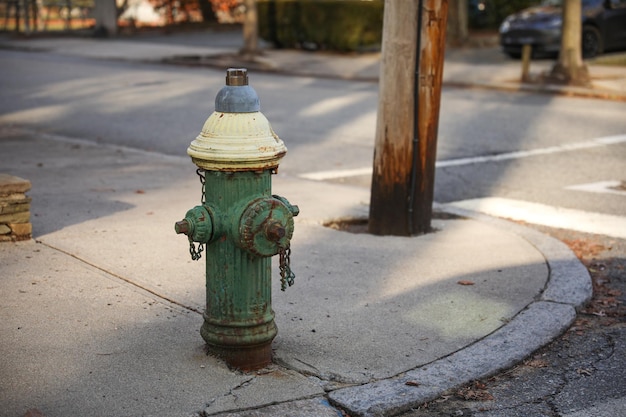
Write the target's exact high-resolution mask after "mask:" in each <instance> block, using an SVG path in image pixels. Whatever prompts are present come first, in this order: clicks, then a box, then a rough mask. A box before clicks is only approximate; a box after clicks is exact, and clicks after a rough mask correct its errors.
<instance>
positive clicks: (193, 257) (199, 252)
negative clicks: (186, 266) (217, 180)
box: [189, 168, 206, 261]
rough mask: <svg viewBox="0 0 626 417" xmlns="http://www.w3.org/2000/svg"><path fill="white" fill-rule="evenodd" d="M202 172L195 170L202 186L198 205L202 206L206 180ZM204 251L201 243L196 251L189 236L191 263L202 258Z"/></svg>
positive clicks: (199, 169) (201, 170)
mask: <svg viewBox="0 0 626 417" xmlns="http://www.w3.org/2000/svg"><path fill="white" fill-rule="evenodd" d="M203 172H204V170H203V169H202V168H198V169H196V174H198V177H200V184H202V197H200V203H202V204H203V205H204V201H205V188H206V186H205V182H206V179H205V177H204V174H202V173H203ZM203 250H204V244H203V243H199V244H198V250H196V245H195V244H194V242H193V238H192V237H191V236H189V253H190V254H191V260H192V261H197V260H198V259H200V258H201V257H202V251H203Z"/></svg>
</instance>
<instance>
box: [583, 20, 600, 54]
mask: <svg viewBox="0 0 626 417" xmlns="http://www.w3.org/2000/svg"><path fill="white" fill-rule="evenodd" d="M582 41H583V45H582V50H583V51H582V52H583V58H593V57H594V56H596V55H600V54H601V53H602V48H603V46H602V37H601V36H600V31H599V30H598V29H596V28H595V27H593V26H585V27H583V33H582Z"/></svg>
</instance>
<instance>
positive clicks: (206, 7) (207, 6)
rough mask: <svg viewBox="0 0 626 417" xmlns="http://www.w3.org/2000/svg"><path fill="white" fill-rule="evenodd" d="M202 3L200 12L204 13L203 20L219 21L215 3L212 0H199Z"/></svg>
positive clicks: (207, 21)
mask: <svg viewBox="0 0 626 417" xmlns="http://www.w3.org/2000/svg"><path fill="white" fill-rule="evenodd" d="M198 3H199V5H200V13H202V21H203V22H205V23H213V22H217V16H215V12H214V11H213V5H212V4H211V1H210V0H198Z"/></svg>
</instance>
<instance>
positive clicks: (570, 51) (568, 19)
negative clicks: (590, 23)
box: [549, 0, 591, 86]
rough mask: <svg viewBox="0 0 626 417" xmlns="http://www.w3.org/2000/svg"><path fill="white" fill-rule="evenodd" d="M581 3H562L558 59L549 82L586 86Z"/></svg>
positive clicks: (573, 0) (587, 76) (566, 0)
mask: <svg viewBox="0 0 626 417" xmlns="http://www.w3.org/2000/svg"><path fill="white" fill-rule="evenodd" d="M581 16H582V2H581V1H580V0H564V1H563V27H562V35H561V50H560V52H559V59H558V61H557V62H556V63H555V64H554V66H553V67H552V70H551V72H550V77H549V79H550V80H551V81H554V82H557V83H560V84H568V85H579V86H588V85H589V84H590V83H591V81H590V79H589V71H588V70H587V66H586V65H585V63H584V62H583V58H582V39H581V37H582V19H581Z"/></svg>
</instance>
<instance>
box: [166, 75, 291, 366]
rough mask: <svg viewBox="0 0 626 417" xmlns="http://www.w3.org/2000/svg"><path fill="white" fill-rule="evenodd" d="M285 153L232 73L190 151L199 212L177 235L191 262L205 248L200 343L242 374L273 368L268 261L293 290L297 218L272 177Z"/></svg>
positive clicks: (240, 80) (179, 227)
mask: <svg viewBox="0 0 626 417" xmlns="http://www.w3.org/2000/svg"><path fill="white" fill-rule="evenodd" d="M286 151H287V149H286V147H285V145H284V144H283V142H282V141H281V140H280V139H279V138H278V136H276V134H275V133H274V131H273V130H272V128H271V126H270V124H269V122H268V121H267V119H266V118H265V116H264V115H263V114H262V113H261V112H260V106H259V99H258V96H257V95H256V92H254V90H253V89H252V88H251V87H250V86H249V85H248V82H247V71H246V70H245V69H229V70H228V71H227V75H226V86H225V87H224V88H223V89H222V90H220V92H219V93H218V95H217V97H216V99H215V112H214V113H213V114H212V115H211V116H210V117H209V118H208V119H207V121H206V122H205V124H204V127H203V129H202V132H201V133H200V135H198V137H197V138H196V139H195V140H194V141H193V142H192V143H191V145H190V146H189V148H188V150H187V153H188V154H189V155H190V156H191V158H192V160H193V162H194V163H195V164H196V165H197V166H198V174H199V175H200V176H201V180H202V184H203V190H202V196H203V197H202V205H200V206H196V207H194V208H192V209H191V210H189V211H188V212H187V214H186V216H185V219H184V220H182V221H179V222H177V223H176V225H175V230H176V233H184V234H186V235H187V236H188V237H189V242H190V252H191V257H192V259H194V260H197V259H199V258H200V256H201V253H202V251H203V247H204V246H205V245H206V251H205V253H206V310H205V312H204V324H203V325H202V328H201V335H202V337H203V339H204V340H205V341H206V343H207V347H208V349H209V351H210V352H212V353H214V354H216V355H218V356H220V357H221V358H223V359H224V360H225V361H226V362H227V363H229V364H230V365H231V366H233V367H235V368H239V369H244V370H251V369H258V368H262V367H264V366H266V365H268V364H269V363H270V362H271V355H272V350H271V343H272V340H273V339H274V337H275V336H276V333H277V328H276V324H275V323H274V311H273V310H272V289H271V257H272V256H274V255H277V254H279V255H280V269H281V283H282V289H284V288H285V287H286V286H287V285H291V284H293V278H294V275H293V273H292V272H291V269H290V266H289V254H290V241H291V237H292V235H293V230H294V222H293V217H294V216H296V215H297V214H298V211H299V210H298V207H297V206H292V205H291V204H290V203H289V202H288V201H287V200H286V199H285V198H283V197H279V196H275V195H272V193H271V175H272V173H275V172H276V169H277V168H278V163H279V161H280V160H281V159H282V157H283V156H284V155H285V153H286ZM195 243H198V244H199V246H198V249H196V247H195Z"/></svg>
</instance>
